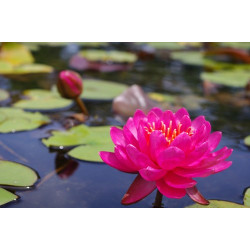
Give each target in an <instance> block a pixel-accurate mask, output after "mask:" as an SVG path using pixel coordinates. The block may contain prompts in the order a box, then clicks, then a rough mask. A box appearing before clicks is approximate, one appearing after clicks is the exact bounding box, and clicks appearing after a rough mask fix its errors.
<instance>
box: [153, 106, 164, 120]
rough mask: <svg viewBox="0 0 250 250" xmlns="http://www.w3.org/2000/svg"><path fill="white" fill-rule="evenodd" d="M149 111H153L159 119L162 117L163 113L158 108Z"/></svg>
mask: <svg viewBox="0 0 250 250" xmlns="http://www.w3.org/2000/svg"><path fill="white" fill-rule="evenodd" d="M151 111H153V112H154V113H155V114H156V115H157V116H158V117H159V118H160V119H161V117H162V115H163V111H162V110H161V109H160V108H157V107H155V108H152V109H151Z"/></svg>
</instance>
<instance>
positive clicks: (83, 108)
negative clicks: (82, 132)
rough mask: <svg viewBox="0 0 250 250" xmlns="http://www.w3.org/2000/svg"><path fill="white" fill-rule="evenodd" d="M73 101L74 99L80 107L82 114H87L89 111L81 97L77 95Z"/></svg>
mask: <svg viewBox="0 0 250 250" xmlns="http://www.w3.org/2000/svg"><path fill="white" fill-rule="evenodd" d="M75 101H76V103H77V105H78V106H79V107H80V109H81V111H82V112H83V114H84V115H86V116H88V115H89V112H88V110H87V108H86V106H85V104H84V102H83V101H82V100H81V98H80V97H79V96H78V97H76V98H75Z"/></svg>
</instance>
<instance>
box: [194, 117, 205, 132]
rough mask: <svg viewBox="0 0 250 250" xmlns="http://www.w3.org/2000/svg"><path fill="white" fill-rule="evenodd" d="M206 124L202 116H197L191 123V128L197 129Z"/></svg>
mask: <svg viewBox="0 0 250 250" xmlns="http://www.w3.org/2000/svg"><path fill="white" fill-rule="evenodd" d="M205 122H206V120H205V117H204V116H198V117H196V118H195V119H194V120H193V121H192V128H194V129H198V128H199V127H201V126H202V125H203V124H204V123H205Z"/></svg>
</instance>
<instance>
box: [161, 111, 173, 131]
mask: <svg viewBox="0 0 250 250" xmlns="http://www.w3.org/2000/svg"><path fill="white" fill-rule="evenodd" d="M162 121H163V123H164V124H165V125H166V127H167V128H168V127H169V125H170V122H171V123H172V128H173V129H176V120H175V116H174V114H173V112H172V111H171V110H167V111H165V112H163V115H162Z"/></svg>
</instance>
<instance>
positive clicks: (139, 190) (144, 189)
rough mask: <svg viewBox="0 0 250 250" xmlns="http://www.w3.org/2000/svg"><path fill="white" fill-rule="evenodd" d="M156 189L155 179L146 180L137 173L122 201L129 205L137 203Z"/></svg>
mask: <svg viewBox="0 0 250 250" xmlns="http://www.w3.org/2000/svg"><path fill="white" fill-rule="evenodd" d="M155 189H156V184H155V182H154V181H145V180H144V179H143V178H142V177H141V176H140V175H137V177H136V178H135V180H134V181H133V183H132V184H131V186H130V187H129V189H128V191H127V192H126V194H125V195H124V196H123V198H122V201H121V203H122V204H123V205H129V204H133V203H136V202H138V201H140V200H142V199H143V198H145V197H146V196H148V195H149V194H151V193H152V192H153V191H154V190H155Z"/></svg>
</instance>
